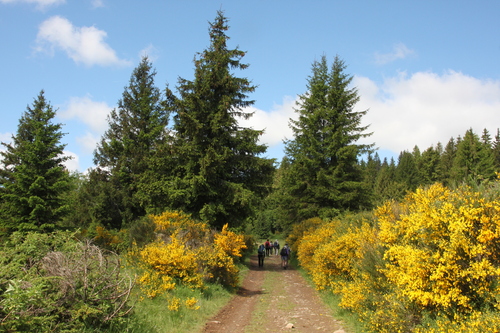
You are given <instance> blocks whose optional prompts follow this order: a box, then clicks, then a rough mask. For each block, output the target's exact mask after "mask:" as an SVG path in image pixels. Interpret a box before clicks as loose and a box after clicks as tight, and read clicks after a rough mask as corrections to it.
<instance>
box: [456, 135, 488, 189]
mask: <svg viewBox="0 0 500 333" xmlns="http://www.w3.org/2000/svg"><path fill="white" fill-rule="evenodd" d="M453 171H454V175H455V177H456V180H457V181H460V180H468V179H474V180H479V181H481V180H492V179H494V177H495V161H494V155H493V153H492V150H491V146H490V143H489V140H483V141H481V140H480V138H479V137H478V136H477V135H476V134H475V133H474V132H473V131H472V129H469V130H468V131H467V132H465V136H464V137H463V139H462V140H461V141H460V143H459V144H458V145H457V152H456V156H455V159H454V161H453Z"/></svg>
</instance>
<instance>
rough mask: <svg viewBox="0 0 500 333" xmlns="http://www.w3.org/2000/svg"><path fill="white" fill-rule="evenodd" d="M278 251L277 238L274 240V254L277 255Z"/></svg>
mask: <svg viewBox="0 0 500 333" xmlns="http://www.w3.org/2000/svg"><path fill="white" fill-rule="evenodd" d="M279 253H280V243H279V242H278V240H275V241H274V254H275V255H278V254H279Z"/></svg>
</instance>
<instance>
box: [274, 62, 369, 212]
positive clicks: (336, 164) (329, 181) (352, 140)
mask: <svg viewBox="0 0 500 333" xmlns="http://www.w3.org/2000/svg"><path fill="white" fill-rule="evenodd" d="M345 69H346V65H345V63H344V61H343V60H341V59H340V58H339V57H338V56H337V57H335V59H334V61H333V64H332V66H331V69H329V68H328V64H327V60H326V57H325V56H323V57H322V58H321V60H320V61H315V62H314V63H313V65H312V75H311V76H310V77H309V79H308V82H307V92H306V93H305V94H303V95H301V96H300V100H299V102H298V109H297V110H296V112H297V113H298V114H299V118H298V119H297V120H291V128H292V130H293V132H294V139H293V140H291V141H288V142H287V143H286V147H285V154H286V157H287V158H288V159H289V161H290V167H289V168H288V170H287V175H286V176H284V178H285V184H286V185H285V186H286V188H287V190H288V194H289V195H290V196H291V197H293V198H295V199H296V200H297V201H299V202H300V205H296V207H297V209H298V211H297V212H289V214H290V215H289V216H287V217H286V218H294V219H298V220H299V221H300V220H301V219H306V218H310V217H314V216H321V217H331V216H332V215H335V214H337V213H338V212H340V211H343V210H357V209H359V208H362V207H365V208H366V207H367V205H369V201H370V193H369V192H370V189H369V186H368V184H367V183H366V182H364V181H363V174H362V170H361V168H360V166H359V164H358V158H359V156H360V154H362V153H366V152H369V151H370V150H371V147H372V145H370V144H361V143H359V140H360V139H362V138H366V137H368V136H370V135H371V133H367V132H366V130H367V126H361V119H362V117H363V116H364V115H365V114H366V112H367V111H366V110H365V111H355V110H354V107H355V105H356V103H357V102H358V101H359V96H358V91H357V89H356V88H352V87H351V86H350V85H351V82H352V78H353V77H352V76H350V75H348V74H346V73H345ZM289 201H290V200H289ZM296 222H298V221H296Z"/></svg>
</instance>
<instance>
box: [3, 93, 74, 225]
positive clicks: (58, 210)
mask: <svg viewBox="0 0 500 333" xmlns="http://www.w3.org/2000/svg"><path fill="white" fill-rule="evenodd" d="M54 116H55V111H54V110H53V108H52V106H51V105H50V103H49V102H48V101H47V100H46V99H45V94H44V92H43V91H41V92H40V94H39V95H38V97H37V98H36V99H35V101H34V102H33V105H32V106H31V107H30V106H28V108H27V111H26V112H25V113H24V114H23V116H22V117H21V119H20V120H19V125H18V129H17V133H16V135H15V136H13V137H12V143H2V145H3V146H4V147H5V148H6V151H2V152H0V154H1V155H2V157H3V159H2V166H1V169H0V198H1V199H0V202H1V222H0V223H1V224H0V228H1V229H2V232H3V233H10V232H12V231H16V230H20V231H27V230H34V231H41V232H47V231H51V230H52V229H54V228H55V227H56V225H57V223H58V222H59V221H60V220H61V218H62V217H63V216H64V215H65V214H66V213H67V209H68V207H67V205H66V204H65V202H64V200H63V194H64V192H65V191H67V190H68V188H69V173H68V171H67V170H66V169H65V167H64V165H63V162H65V161H67V160H68V159H69V157H67V156H64V155H63V150H64V147H65V146H66V145H65V144H62V143H61V139H62V137H63V136H64V133H62V132H61V128H62V125H61V124H55V123H53V122H52V120H53V118H54Z"/></svg>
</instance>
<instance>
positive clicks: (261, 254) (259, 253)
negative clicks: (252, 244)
mask: <svg viewBox="0 0 500 333" xmlns="http://www.w3.org/2000/svg"><path fill="white" fill-rule="evenodd" d="M257 256H258V257H259V267H264V257H265V256H266V248H265V246H264V244H260V245H259V248H258V249H257Z"/></svg>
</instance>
